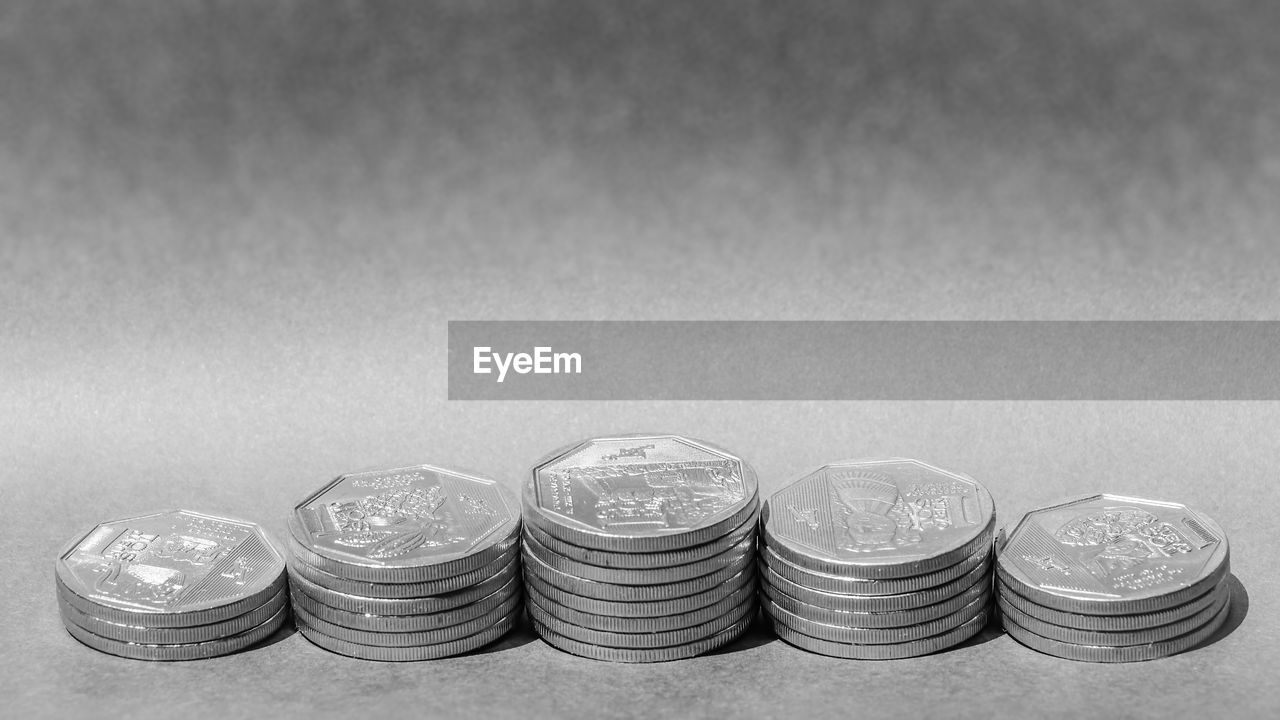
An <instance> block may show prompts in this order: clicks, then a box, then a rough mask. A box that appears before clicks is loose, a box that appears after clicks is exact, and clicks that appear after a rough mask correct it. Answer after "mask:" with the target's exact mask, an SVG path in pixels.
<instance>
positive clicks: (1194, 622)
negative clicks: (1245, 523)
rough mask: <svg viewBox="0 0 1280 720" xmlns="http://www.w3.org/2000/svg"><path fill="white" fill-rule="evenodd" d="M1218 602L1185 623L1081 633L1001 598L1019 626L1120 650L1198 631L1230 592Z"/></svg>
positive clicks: (1048, 635) (1007, 613) (1003, 612)
mask: <svg viewBox="0 0 1280 720" xmlns="http://www.w3.org/2000/svg"><path fill="white" fill-rule="evenodd" d="M1215 595H1216V596H1217V599H1216V600H1214V602H1213V603H1212V604H1210V605H1209V606H1208V607H1206V608H1204V609H1202V610H1200V611H1199V612H1197V613H1194V614H1192V615H1191V616H1189V617H1187V618H1184V619H1182V620H1177V621H1174V622H1171V623H1168V624H1165V625H1156V626H1153V627H1148V628H1143V629H1142V630H1081V629H1078V628H1072V627H1063V626H1061V625H1054V624H1053V623H1047V622H1044V621H1043V620H1037V619H1036V618H1034V617H1032V616H1030V615H1027V614H1026V613H1024V612H1022V611H1020V610H1018V609H1017V608H1016V607H1014V606H1012V605H1010V604H1009V603H1008V602H1006V601H1004V599H1003V598H1001V599H999V600H998V601H997V603H998V604H999V607H1000V612H1001V615H1002V617H1005V618H1008V619H1009V620H1012V621H1013V622H1014V623H1016V624H1017V625H1018V626H1020V627H1022V628H1025V629H1026V630H1027V631H1028V632H1033V633H1035V634H1036V635H1040V636H1041V637H1046V638H1049V639H1050V640H1058V641H1061V642H1066V643H1071V644H1073V645H1102V646H1106V647H1121V646H1125V645H1145V644H1148V643H1153V642H1162V641H1165V640H1172V639H1173V638H1176V637H1178V636H1180V635H1185V634H1186V633H1189V632H1191V631H1192V630H1195V629H1196V628H1198V627H1201V626H1203V625H1204V624H1205V623H1207V622H1209V620H1211V619H1212V618H1213V617H1214V616H1215V615H1216V614H1217V613H1218V611H1219V610H1221V609H1222V606H1223V605H1225V604H1226V603H1227V601H1228V599H1229V597H1230V596H1229V595H1228V594H1227V593H1215Z"/></svg>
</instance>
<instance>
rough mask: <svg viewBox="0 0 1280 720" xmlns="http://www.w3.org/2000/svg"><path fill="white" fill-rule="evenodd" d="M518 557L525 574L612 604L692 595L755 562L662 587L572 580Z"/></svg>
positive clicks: (528, 557) (533, 559) (746, 558)
mask: <svg viewBox="0 0 1280 720" xmlns="http://www.w3.org/2000/svg"><path fill="white" fill-rule="evenodd" d="M521 558H522V559H523V560H524V568H525V573H526V575H527V574H533V575H537V576H538V577H540V578H542V579H543V580H545V581H546V582H547V583H549V584H551V585H554V586H556V587H558V588H560V589H561V590H564V591H566V592H569V593H572V594H574V595H580V596H583V597H590V598H595V599H597V600H613V601H615V602H643V601H653V600H674V599H676V598H680V597H685V596H686V595H694V594H697V593H699V592H702V591H704V590H707V589H709V588H712V587H715V586H716V585H719V584H720V583H722V582H724V581H725V580H728V579H729V578H731V577H733V576H734V575H737V574H738V573H740V572H742V571H743V570H744V569H746V568H747V567H749V566H750V565H751V563H753V562H754V561H755V560H754V557H753V556H751V555H744V556H743V557H742V558H741V559H740V560H738V561H736V562H734V563H733V564H731V565H727V566H725V567H723V568H721V569H719V570H717V571H715V572H713V573H711V574H709V575H704V576H702V577H696V578H692V579H690V580H682V581H680V582H672V583H665V584H662V585H619V584H616V583H604V582H598V581H595V580H587V579H585V578H580V577H575V576H573V575H567V574H565V573H562V572H560V571H558V570H556V569H555V568H552V567H551V566H549V565H547V564H546V563H544V562H542V560H540V559H539V558H538V557H537V556H536V555H533V554H531V553H528V552H525V553H523V554H522V555H521Z"/></svg>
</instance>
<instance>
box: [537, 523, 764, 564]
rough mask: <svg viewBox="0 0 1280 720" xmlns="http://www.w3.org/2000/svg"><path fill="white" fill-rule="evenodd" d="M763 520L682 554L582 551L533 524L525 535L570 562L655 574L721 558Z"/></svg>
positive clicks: (743, 526)
mask: <svg viewBox="0 0 1280 720" xmlns="http://www.w3.org/2000/svg"><path fill="white" fill-rule="evenodd" d="M759 519H760V516H759V513H758V512H756V513H753V514H752V515H751V516H750V517H748V518H747V519H746V520H744V521H743V522H742V524H741V525H739V526H738V527H736V528H734V529H733V530H730V531H729V533H728V534H727V535H724V536H723V537H719V538H716V539H714V540H709V541H707V542H705V543H702V544H701V545H694V546H691V547H688V548H684V549H681V550H668V551H666V552H613V551H610V550H594V549H592V548H582V547H578V546H577V545H572V544H570V543H567V542H565V541H563V540H561V539H559V538H557V537H554V536H552V535H548V534H547V533H546V532H545V531H544V530H541V529H540V528H538V526H537V525H534V524H532V523H528V524H526V525H524V527H523V531H524V534H525V535H532V536H533V537H534V539H535V540H537V541H538V542H539V543H541V544H542V546H543V547H545V548H547V549H548V550H550V551H552V552H554V553H555V554H557V555H559V556H561V557H564V558H568V559H570V560H575V561H577V562H580V563H586V564H588V565H595V566H597V567H605V568H619V569H632V570H651V569H653V568H663V567H675V566H676V565H688V564H689V563H696V562H698V561H700V560H706V559H708V558H711V557H715V556H716V555H721V554H723V553H724V552H725V551H727V550H728V549H729V548H731V547H734V546H736V545H738V544H739V543H741V542H742V541H743V540H745V539H746V538H747V537H748V536H752V537H754V536H755V533H756V526H757V524H758V523H759Z"/></svg>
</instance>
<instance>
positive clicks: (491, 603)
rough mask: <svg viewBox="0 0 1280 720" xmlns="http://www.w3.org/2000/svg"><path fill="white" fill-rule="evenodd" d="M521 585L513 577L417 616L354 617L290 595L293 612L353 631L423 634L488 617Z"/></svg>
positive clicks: (346, 612)
mask: <svg viewBox="0 0 1280 720" xmlns="http://www.w3.org/2000/svg"><path fill="white" fill-rule="evenodd" d="M522 587H523V584H522V583H521V582H520V579H519V578H516V577H513V578H511V579H510V580H508V581H507V584H506V585H503V586H502V588H500V589H499V590H497V591H495V592H493V593H490V594H489V595H487V596H485V597H483V598H481V599H480V600H477V601H475V602H473V603H471V604H470V605H464V606H462V607H460V608H455V609H453V610H446V611H444V612H438V613H427V614H419V615H369V614H363V613H353V612H348V611H346V610H339V609H337V608H333V607H329V606H328V605H325V604H324V603H322V602H319V601H318V600H316V599H314V598H312V597H311V596H310V595H307V594H306V593H301V592H297V591H294V592H293V595H292V597H293V604H294V607H295V608H302V609H303V610H305V611H306V612H307V614H308V615H313V616H315V617H317V618H319V619H321V620H324V621H325V622H329V623H333V624H334V625H340V626H342V627H345V628H350V629H352V630H365V631H368V632H380V633H389V632H420V631H423V630H439V629H441V628H446V627H451V626H453V625H458V624H460V623H464V622H467V621H470V620H474V619H476V618H478V617H481V616H483V615H488V614H489V613H491V612H493V611H494V610H495V609H496V608H498V607H499V606H501V605H502V604H503V603H504V602H506V601H507V600H509V599H511V598H512V597H514V596H516V595H519V594H520V591H521V588H522Z"/></svg>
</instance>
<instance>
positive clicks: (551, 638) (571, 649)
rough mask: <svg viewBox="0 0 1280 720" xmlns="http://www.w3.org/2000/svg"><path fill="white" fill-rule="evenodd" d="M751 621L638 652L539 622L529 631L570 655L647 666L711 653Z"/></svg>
mask: <svg viewBox="0 0 1280 720" xmlns="http://www.w3.org/2000/svg"><path fill="white" fill-rule="evenodd" d="M754 620H755V616H754V614H753V615H752V616H749V617H747V618H744V619H743V620H740V621H739V622H737V623H736V624H734V625H732V626H731V627H729V628H727V629H725V630H723V631H721V632H720V633H718V634H716V635H712V636H711V637H709V638H705V639H702V640H698V641H697V642H692V643H689V644H688V645H677V646H675V647H666V648H642V649H635V648H612V647H605V646H603V645H593V644H591V643H584V642H580V641H578V640H573V639H571V638H567V637H565V636H563V635H559V634H557V633H556V632H555V631H553V630H551V629H550V628H548V627H547V626H546V625H543V624H541V623H539V622H538V621H537V620H534V621H533V629H534V631H536V632H537V633H538V635H539V637H541V638H542V640H543V641H544V642H546V643H547V644H548V645H550V646H552V647H554V648H556V649H559V650H563V651H565V652H567V653H570V654H572V655H578V656H580V657H585V658H591V659H593V660H607V661H609V662H626V663H650V662H667V661H669V660H683V659H685V658H691V657H697V656H698V655H703V654H705V653H708V652H711V651H712V650H715V649H717V648H720V647H723V646H725V645H728V644H729V643H731V642H733V641H734V640H737V639H738V638H739V637H742V634H743V633H744V632H746V631H747V628H749V627H751V623H752V622H753V621H754Z"/></svg>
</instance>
